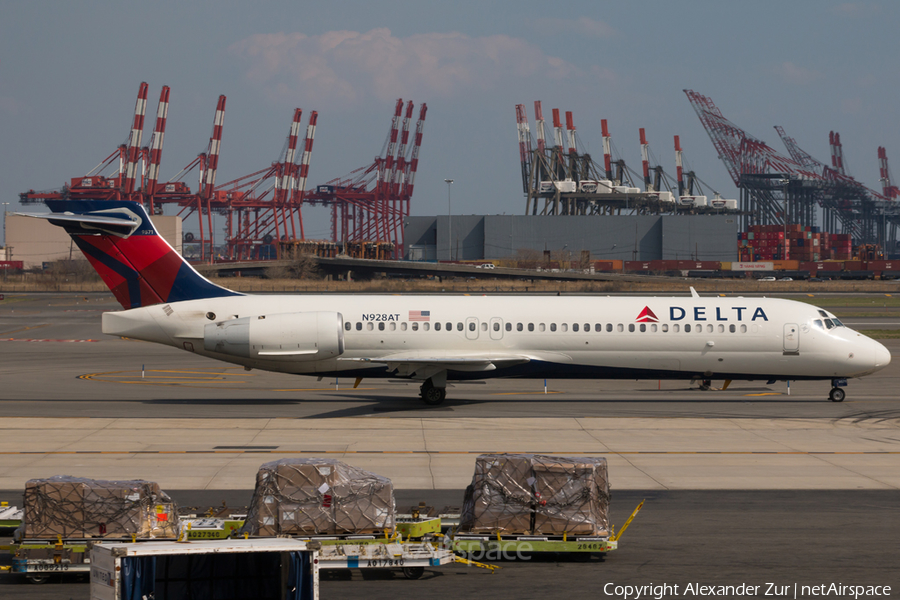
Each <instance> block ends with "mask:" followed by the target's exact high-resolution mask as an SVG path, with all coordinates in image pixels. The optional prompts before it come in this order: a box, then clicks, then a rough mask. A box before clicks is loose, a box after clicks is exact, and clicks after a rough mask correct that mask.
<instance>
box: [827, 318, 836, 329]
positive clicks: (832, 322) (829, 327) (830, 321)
mask: <svg viewBox="0 0 900 600" xmlns="http://www.w3.org/2000/svg"><path fill="white" fill-rule="evenodd" d="M825 327H827V328H828V329H834V327H835V325H834V321H832V320H831V319H825Z"/></svg>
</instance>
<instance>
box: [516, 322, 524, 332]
mask: <svg viewBox="0 0 900 600" xmlns="http://www.w3.org/2000/svg"><path fill="white" fill-rule="evenodd" d="M523 329H525V327H524V326H523V325H522V324H521V323H516V331H522V330H523Z"/></svg>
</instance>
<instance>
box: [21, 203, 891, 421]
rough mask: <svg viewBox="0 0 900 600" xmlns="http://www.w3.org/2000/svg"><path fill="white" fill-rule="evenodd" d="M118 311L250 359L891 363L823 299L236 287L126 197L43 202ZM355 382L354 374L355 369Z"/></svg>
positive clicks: (505, 373) (563, 367)
mask: <svg viewBox="0 0 900 600" xmlns="http://www.w3.org/2000/svg"><path fill="white" fill-rule="evenodd" d="M47 205H48V206H49V207H50V209H51V210H52V211H54V212H53V213H51V214H42V215H28V216H34V217H40V218H44V219H48V220H49V221H50V222H51V223H53V224H54V225H58V226H61V227H63V228H65V230H66V231H67V232H68V233H69V234H70V235H71V236H72V238H73V240H74V241H75V243H76V244H77V245H78V247H79V248H80V249H81V251H82V252H84V254H85V256H87V258H88V260H89V261H90V262H91V264H92V265H93V266H94V268H95V269H96V270H97V272H98V273H99V275H100V277H101V278H102V279H103V281H104V282H105V283H106V285H107V286H108V287H109V289H110V290H111V291H112V293H113V294H114V295H115V297H116V299H117V300H118V301H119V302H120V303H121V305H122V308H123V309H124V310H122V311H119V312H108V313H105V314H104V315H103V333H105V334H109V335H115V336H124V337H129V338H132V339H139V340H145V341H149V342H157V343H160V344H165V345H168V346H174V347H175V348H178V349H180V350H183V351H186V352H192V353H194V354H199V355H202V356H206V357H209V358H212V359H216V360H221V361H225V362H229V363H234V364H237V365H242V366H244V367H245V368H246V369H261V370H266V371H277V372H281V373H294V374H297V375H312V376H319V377H335V376H342V377H356V378H358V379H360V378H368V377H380V378H384V377H391V378H405V379H410V380H414V381H417V382H421V396H422V399H423V400H424V402H425V403H426V404H430V405H436V404H440V403H441V402H443V401H444V399H445V397H446V388H447V382H448V381H454V380H456V381H458V380H472V379H487V378H494V377H516V378H533V379H544V378H553V379H563V378H565V379H674V380H679V379H680V380H693V381H700V382H702V386H703V387H707V388H708V386H709V384H710V381H711V380H712V379H722V380H726V382H730V381H731V380H766V381H769V382H774V381H778V380H787V381H790V380H822V381H830V382H831V392H830V394H829V397H830V399H831V400H833V401H835V402H841V401H842V400H843V399H844V395H845V392H844V390H843V389H842V388H843V387H844V386H846V383H847V379H849V378H854V377H862V376H864V375H869V374H871V373H874V372H876V371H878V370H880V369H883V368H884V367H886V366H887V365H888V364H889V363H890V362H891V354H890V352H889V351H888V350H887V348H885V347H884V346H883V345H882V344H880V343H878V342H876V341H875V340H872V339H870V338H868V337H866V336H864V335H862V334H860V333H858V332H856V331H853V330H851V329H849V328H847V327H845V326H844V325H843V324H842V323H841V322H840V320H838V319H837V318H835V316H834V315H832V314H831V313H829V312H828V311H825V310H822V309H820V308H816V307H815V306H811V305H809V304H805V303H800V302H793V301H790V300H781V299H767V298H722V297H716V298H701V297H700V296H699V295H697V294H696V292H693V290H692V296H691V297H690V298H679V297H673V298H665V297H662V298H658V297H615V298H612V297H596V296H593V297H557V296H553V297H544V296H536V297H522V296H393V295H390V296H389V295H370V294H365V295H352V296H350V295H309V296H307V295H264V296H263V295H245V294H241V293H238V292H234V291H231V290H228V289H225V288H223V287H220V286H218V285H215V284H213V283H212V282H210V281H208V280H207V279H205V278H204V277H203V276H201V275H200V274H199V273H197V271H195V270H194V269H193V268H192V267H191V265H189V264H188V263H187V262H186V261H185V260H184V259H183V258H182V257H181V256H180V255H179V254H178V253H177V252H176V251H175V250H174V249H173V248H172V247H171V246H170V245H169V244H168V243H167V242H166V241H165V240H164V239H163V238H162V237H161V236H160V235H159V234H158V233H157V231H156V229H155V228H154V226H153V223H152V222H151V220H150V217H149V216H148V215H147V212H146V211H145V210H144V208H143V206H141V205H140V204H138V203H134V202H109V201H102V202H101V201H84V200H56V201H47ZM357 383H358V381H357Z"/></svg>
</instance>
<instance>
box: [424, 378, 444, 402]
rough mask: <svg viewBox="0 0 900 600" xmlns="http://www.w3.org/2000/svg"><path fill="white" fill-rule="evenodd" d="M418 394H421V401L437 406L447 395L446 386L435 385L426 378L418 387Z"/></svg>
mask: <svg viewBox="0 0 900 600" xmlns="http://www.w3.org/2000/svg"><path fill="white" fill-rule="evenodd" d="M419 395H420V396H422V401H423V402H425V404H427V405H429V406H437V405H438V404H441V403H443V402H444V399H445V398H446V397H447V388H445V387H436V386H435V385H434V383H433V382H432V381H431V379H426V380H425V383H423V384H422V387H421V388H419Z"/></svg>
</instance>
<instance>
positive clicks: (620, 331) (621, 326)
mask: <svg viewBox="0 0 900 600" xmlns="http://www.w3.org/2000/svg"><path fill="white" fill-rule="evenodd" d="M616 331H618V332H619V333H622V332H623V331H625V327H624V326H623V325H622V324H621V323H619V324H618V325H616Z"/></svg>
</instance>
